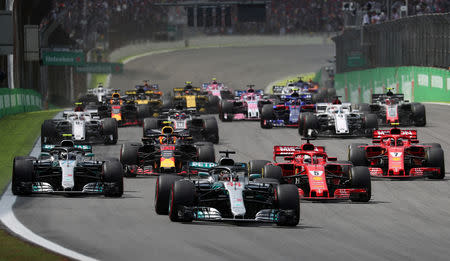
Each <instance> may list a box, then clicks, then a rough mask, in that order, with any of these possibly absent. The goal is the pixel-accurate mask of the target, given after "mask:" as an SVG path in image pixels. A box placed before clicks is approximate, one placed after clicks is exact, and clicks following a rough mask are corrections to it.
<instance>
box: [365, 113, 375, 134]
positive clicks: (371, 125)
mask: <svg viewBox="0 0 450 261" xmlns="http://www.w3.org/2000/svg"><path fill="white" fill-rule="evenodd" d="M364 127H365V131H366V136H367V137H369V138H370V137H372V131H373V130H376V129H378V118H377V115H376V114H366V115H364Z"/></svg>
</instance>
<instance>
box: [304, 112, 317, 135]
mask: <svg viewBox="0 0 450 261" xmlns="http://www.w3.org/2000/svg"><path fill="white" fill-rule="evenodd" d="M318 129H319V120H318V119H317V116H316V115H314V114H312V113H310V114H306V116H305V122H304V125H303V136H304V137H309V136H313V137H314V136H315V135H316V133H317V130H318ZM309 130H312V134H310V133H309Z"/></svg>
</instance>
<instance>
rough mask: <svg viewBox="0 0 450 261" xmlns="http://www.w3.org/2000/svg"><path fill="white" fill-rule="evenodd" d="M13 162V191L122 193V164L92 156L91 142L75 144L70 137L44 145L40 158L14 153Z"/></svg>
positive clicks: (24, 193) (108, 195)
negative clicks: (88, 143)
mask: <svg viewBox="0 0 450 261" xmlns="http://www.w3.org/2000/svg"><path fill="white" fill-rule="evenodd" d="M13 165H14V168H13V174H12V192H13V194H14V195H20V196H23V195H29V194H32V193H50V194H57V193H59V194H103V195H105V196H106V197H121V196H122V194H123V168H122V164H120V162H119V161H118V160H117V159H109V160H104V161H98V160H95V159H94V154H92V147H91V146H89V145H74V143H73V141H71V140H65V141H62V142H61V144H60V145H59V146H55V145H43V146H42V153H41V155H40V156H39V158H34V157H29V156H25V157H23V156H19V157H15V158H14V163H13Z"/></svg>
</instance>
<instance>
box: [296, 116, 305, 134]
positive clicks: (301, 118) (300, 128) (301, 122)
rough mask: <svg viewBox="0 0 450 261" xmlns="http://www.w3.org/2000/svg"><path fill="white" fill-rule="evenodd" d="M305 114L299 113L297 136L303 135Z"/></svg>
mask: <svg viewBox="0 0 450 261" xmlns="http://www.w3.org/2000/svg"><path fill="white" fill-rule="evenodd" d="M305 117H306V113H300V115H299V116H298V134H299V135H303V126H304V125H305Z"/></svg>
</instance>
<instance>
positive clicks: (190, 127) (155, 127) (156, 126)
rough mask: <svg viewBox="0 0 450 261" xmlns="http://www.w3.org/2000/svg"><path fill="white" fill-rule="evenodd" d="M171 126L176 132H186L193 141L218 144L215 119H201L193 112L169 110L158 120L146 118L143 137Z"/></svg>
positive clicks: (217, 130) (217, 129) (217, 128)
mask: <svg viewBox="0 0 450 261" xmlns="http://www.w3.org/2000/svg"><path fill="white" fill-rule="evenodd" d="M166 125H169V126H172V127H173V128H174V129H175V131H176V132H180V131H186V132H187V133H189V135H190V136H192V138H193V139H194V141H209V142H212V143H215V144H217V143H219V127H218V125H217V121H216V118H215V117H201V116H200V115H198V114H195V111H189V110H181V111H180V110H169V111H168V112H163V113H161V115H160V116H159V118H146V119H144V124H143V131H144V133H143V136H144V137H145V136H148V135H153V134H154V132H155V131H158V132H159V131H160V130H161V128H162V127H164V126H166Z"/></svg>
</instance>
